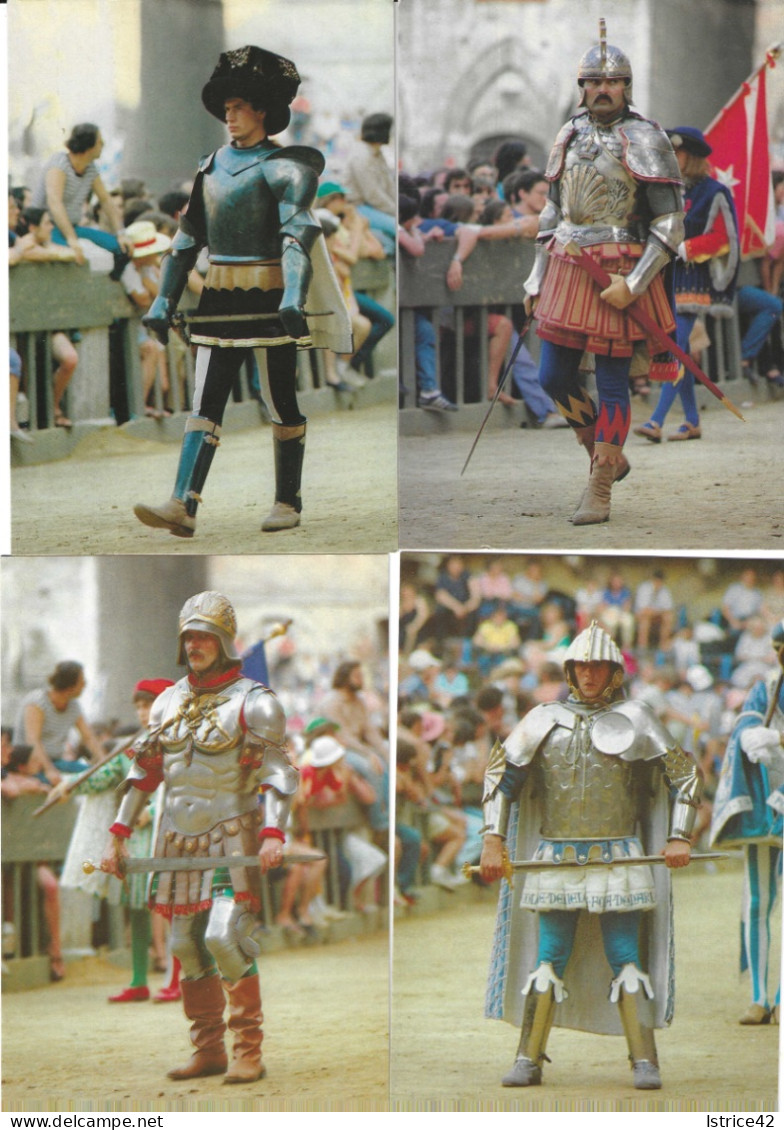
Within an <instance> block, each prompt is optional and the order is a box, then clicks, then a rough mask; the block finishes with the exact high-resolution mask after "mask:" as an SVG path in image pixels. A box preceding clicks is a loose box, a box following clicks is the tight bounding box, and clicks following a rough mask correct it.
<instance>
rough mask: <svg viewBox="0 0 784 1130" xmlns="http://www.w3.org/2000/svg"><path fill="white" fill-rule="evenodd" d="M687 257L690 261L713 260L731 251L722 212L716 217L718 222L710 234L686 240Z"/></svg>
mask: <svg viewBox="0 0 784 1130" xmlns="http://www.w3.org/2000/svg"><path fill="white" fill-rule="evenodd" d="M685 243H686V255H687V256H688V259H689V261H690V262H691V261H692V260H698V261H703V260H705V259H713V258H714V257H715V256H716V255H721V254H723V253H724V252H726V251H729V247H730V241H729V236H728V235H727V225H726V224H725V223H724V217H723V216H722V214H721V212H718V213H717V215H716V220H715V222H714V225H713V227H712V228H711V230H710V231H709V232H706V233H705V234H704V235H695V236H694V237H693V238H692V239H687V240H685Z"/></svg>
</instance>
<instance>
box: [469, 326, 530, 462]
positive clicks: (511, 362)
mask: <svg viewBox="0 0 784 1130" xmlns="http://www.w3.org/2000/svg"><path fill="white" fill-rule="evenodd" d="M533 317H534V316H533V312H531V313H530V314H528V315H527V316H526V319H525V321H524V322H523V325H522V328H521V329H520V333H519V334H518V335H517V341H516V343H515V347H514V350H513V352H512V356H511V357H510V358H509V360H508V361H507V363H506V365H505V366H504V371H503V373H502V374H501V376H500V377H499V378H498V385H497V387H496V390H495V393H494V395H493V399H492V400H491V401H490V407H489V408H488V409H487V412H486V413H485V418H484V420H482V423H481V425H480V427H479V431H478V432H477V433H476V436H475V437H474V442H473V443H472V444H471V450H470V451H469V453H468V458H467V459H466V461H465V463H464V464H463V471H465V469H466V467H467V466H468V464H469V463H470V462H471V456H472V455H473V454H474V448H475V447H476V445H477V444H478V443H479V437H480V436H481V434H482V432H483V431H484V430H485V424H486V423H487V421H488V420H489V419H490V413H491V412H492V411H493V409H494V408H495V405H496V401H497V400H498V397H499V396H500V395H501V392H502V390H503V387H504V383H505V382H506V378H507V377H508V376H509V373H510V371H511V369H512V366H513V365H514V363H515V361H516V360H517V354H518V353H519V352H520V347H521V346H522V344H523V338H524V337H525V335H526V334H527V333H528V330H529V329H530V326H531V322H532V321H533ZM463 471H461V472H460V476H461V478H462V475H463Z"/></svg>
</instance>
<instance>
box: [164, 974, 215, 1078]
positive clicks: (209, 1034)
mask: <svg viewBox="0 0 784 1130" xmlns="http://www.w3.org/2000/svg"><path fill="white" fill-rule="evenodd" d="M180 988H181V990H182V1007H183V1009H184V1011H185V1015H186V1016H187V1017H188V1019H189V1020H190V1021H191V1043H192V1044H193V1046H194V1047H195V1049H196V1051H195V1052H194V1053H193V1055H192V1056H191V1058H190V1059H189V1060H188V1062H187V1063H185V1064H183V1066H182V1067H174V1068H172V1070H171V1071H169V1072H168V1076H169V1078H170V1079H195V1078H197V1077H198V1076H200V1075H222V1074H223V1072H224V1071H225V1070H226V1068H227V1067H228V1063H229V1061H228V1057H227V1055H226V1048H225V1047H224V1044H223V1033H224V1032H225V1031H226V1024H225V1022H224V1020H223V1008H224V1005H225V1003H226V999H225V997H224V995H223V987H222V986H221V979H220V977H219V976H218V974H217V973H213V974H212V976H211V977H199V978H198V979H197V980H195V981H182V982H181V983H180Z"/></svg>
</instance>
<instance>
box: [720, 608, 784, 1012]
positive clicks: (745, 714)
mask: <svg viewBox="0 0 784 1130" xmlns="http://www.w3.org/2000/svg"><path fill="white" fill-rule="evenodd" d="M771 642H772V644H773V647H774V649H775V651H776V654H777V656H778V659H779V667H778V668H776V669H774V670H773V671H771V673H770V675H769V676H768V677H767V679H764V680H761V681H760V682H757V683H755V684H754V686H753V687H752V688H751V690H750V691H749V693H748V695H747V697H746V701H745V702H744V704H743V710H742V711H741V713H740V714H739V715H738V720H737V722H736V723H735V727H734V729H733V731H732V735H731V736H730V740H729V744H728V745H727V752H726V754H725V756H724V763H723V765H722V768H721V777H720V778H719V786H718V788H717V790H716V799H715V801H714V805H713V821H712V823H711V837H710V838H711V844H716V845H719V846H721V847H729V846H738V845H740V846H742V847H743V849H744V876H743V879H744V882H743V911H742V916H741V925H742V932H741V958H740V963H741V971H743V970H745V969H747V968H748V970H749V972H750V974H751V1004H750V1006H749V1008H748V1009H747V1011H746V1012H745V1013H744V1014H743V1016H742V1017H741V1018H740V1023H741V1024H778V1023H779V1003H780V996H781V986H780V984H779V986H778V987H777V989H776V995H775V997H774V1002H773V1005H772V1006H771V1003H770V998H769V996H768V964H769V956H770V918H771V913H772V911H773V907H774V905H775V903H776V901H777V899H778V895H779V892H780V889H781V845H782V830H783V826H782V813H784V792H782V784H784V620H782V621H780V623H778V624H777V625H776V627H775V628H774V629H773V632H772V633H771Z"/></svg>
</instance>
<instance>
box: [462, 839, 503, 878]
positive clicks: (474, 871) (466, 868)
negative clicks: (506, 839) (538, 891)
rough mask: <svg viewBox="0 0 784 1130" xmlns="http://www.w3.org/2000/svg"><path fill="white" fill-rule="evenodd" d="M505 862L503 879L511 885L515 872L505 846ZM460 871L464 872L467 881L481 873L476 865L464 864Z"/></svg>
mask: <svg viewBox="0 0 784 1130" xmlns="http://www.w3.org/2000/svg"><path fill="white" fill-rule="evenodd" d="M503 862H504V873H503V878H504V879H506V881H507V883H509V884H511V882H512V876H513V875H514V871H513V869H512V861H511V859H510V858H509V852H508V851H507V850H506V847H505V846H504V849H503ZM460 870H461V871H462V872H463V875H464V876H465V877H466V879H472V878H473V877H474V875H478V874H479V873H480V868H479V867H478V866H477V865H476V864H475V863H464V864H463V866H462V867H461V868H460Z"/></svg>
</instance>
